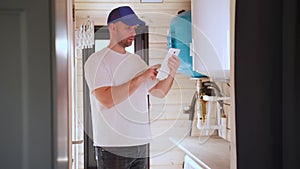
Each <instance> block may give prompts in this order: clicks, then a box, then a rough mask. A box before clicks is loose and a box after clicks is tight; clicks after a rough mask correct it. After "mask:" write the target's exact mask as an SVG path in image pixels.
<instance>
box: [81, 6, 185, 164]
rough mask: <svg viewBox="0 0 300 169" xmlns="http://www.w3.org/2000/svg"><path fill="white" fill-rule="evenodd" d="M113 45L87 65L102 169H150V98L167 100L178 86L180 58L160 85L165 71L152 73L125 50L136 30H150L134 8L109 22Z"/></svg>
mask: <svg viewBox="0 0 300 169" xmlns="http://www.w3.org/2000/svg"><path fill="white" fill-rule="evenodd" d="M107 24H108V27H109V31H110V43H109V45H108V46H107V47H106V48H104V49H102V50H101V51H98V52H96V53H94V54H92V55H91V56H90V57H89V59H88V60H87V62H86V64H85V67H84V69H85V77H86V81H87V83H88V86H89V89H90V101H91V111H92V123H93V136H94V138H93V139H94V146H95V149H96V154H97V167H98V168H99V169H103V168H105V169H106V168H109V169H129V168H137V169H144V168H147V144H149V143H150V140H151V133H150V126H149V120H148V102H147V94H148V93H150V94H151V95H153V96H156V97H164V96H165V95H166V94H167V93H168V91H169V89H170V88H171V86H172V83H173V78H174V76H175V73H176V71H177V68H178V66H179V58H178V57H177V56H175V55H174V56H172V57H171V58H170V59H169V62H168V66H169V68H170V74H169V76H168V77H167V78H166V79H164V80H161V81H158V80H157V79H156V75H157V73H158V72H157V71H158V70H157V69H158V68H159V67H160V65H155V66H152V67H148V66H147V65H146V63H145V62H144V61H143V60H142V59H141V58H140V57H139V56H138V55H136V54H131V53H129V52H127V51H126V50H125V48H126V47H128V46H130V45H131V44H132V42H133V40H134V36H135V35H136V33H135V28H136V26H138V25H145V22H143V21H142V20H140V19H139V18H138V17H137V16H136V15H135V13H134V12H133V10H132V9H131V8H130V7H128V6H122V7H118V8H116V9H113V10H112V11H111V12H110V14H109V16H108V19H107Z"/></svg>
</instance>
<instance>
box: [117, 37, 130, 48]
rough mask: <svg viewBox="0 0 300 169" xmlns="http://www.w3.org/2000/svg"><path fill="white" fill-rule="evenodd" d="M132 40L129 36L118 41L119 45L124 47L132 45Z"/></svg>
mask: <svg viewBox="0 0 300 169" xmlns="http://www.w3.org/2000/svg"><path fill="white" fill-rule="evenodd" d="M132 42H133V40H131V38H126V39H122V40H120V41H119V43H118V44H119V45H120V46H122V47H124V48H126V47H129V46H131V45H132Z"/></svg>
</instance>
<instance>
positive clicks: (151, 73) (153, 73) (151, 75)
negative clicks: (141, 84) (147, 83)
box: [141, 64, 161, 80]
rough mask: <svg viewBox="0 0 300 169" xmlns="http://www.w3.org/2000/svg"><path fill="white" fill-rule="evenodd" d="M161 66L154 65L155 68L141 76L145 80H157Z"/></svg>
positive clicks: (150, 68)
mask: <svg viewBox="0 0 300 169" xmlns="http://www.w3.org/2000/svg"><path fill="white" fill-rule="evenodd" d="M160 66H161V65H160V64H157V65H153V66H151V67H149V68H148V69H147V70H146V71H145V72H144V73H143V74H142V75H141V76H142V77H143V78H144V79H145V80H148V79H152V80H155V79H156V76H157V73H158V69H159V68H160Z"/></svg>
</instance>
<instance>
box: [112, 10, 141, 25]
mask: <svg viewBox="0 0 300 169" xmlns="http://www.w3.org/2000/svg"><path fill="white" fill-rule="evenodd" d="M119 21H121V22H123V23H125V24H126V25H129V26H135V25H140V26H144V25H145V22H144V21H142V20H140V19H139V18H138V17H137V15H136V14H135V13H134V12H133V10H132V9H131V8H130V7H129V6H120V7H118V8H115V9H113V10H112V11H111V12H110V13H109V15H108V18H107V25H109V24H110V23H116V22H119Z"/></svg>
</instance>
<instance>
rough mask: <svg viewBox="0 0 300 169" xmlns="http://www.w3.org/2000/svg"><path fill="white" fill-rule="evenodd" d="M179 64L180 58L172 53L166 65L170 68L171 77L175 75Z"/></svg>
mask: <svg viewBox="0 0 300 169" xmlns="http://www.w3.org/2000/svg"><path fill="white" fill-rule="evenodd" d="M179 64H180V60H179V57H178V56H176V55H172V57H170V58H169V60H168V66H169V68H170V75H171V76H172V77H174V76H175V74H176V71H177V69H178V67H179Z"/></svg>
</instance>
